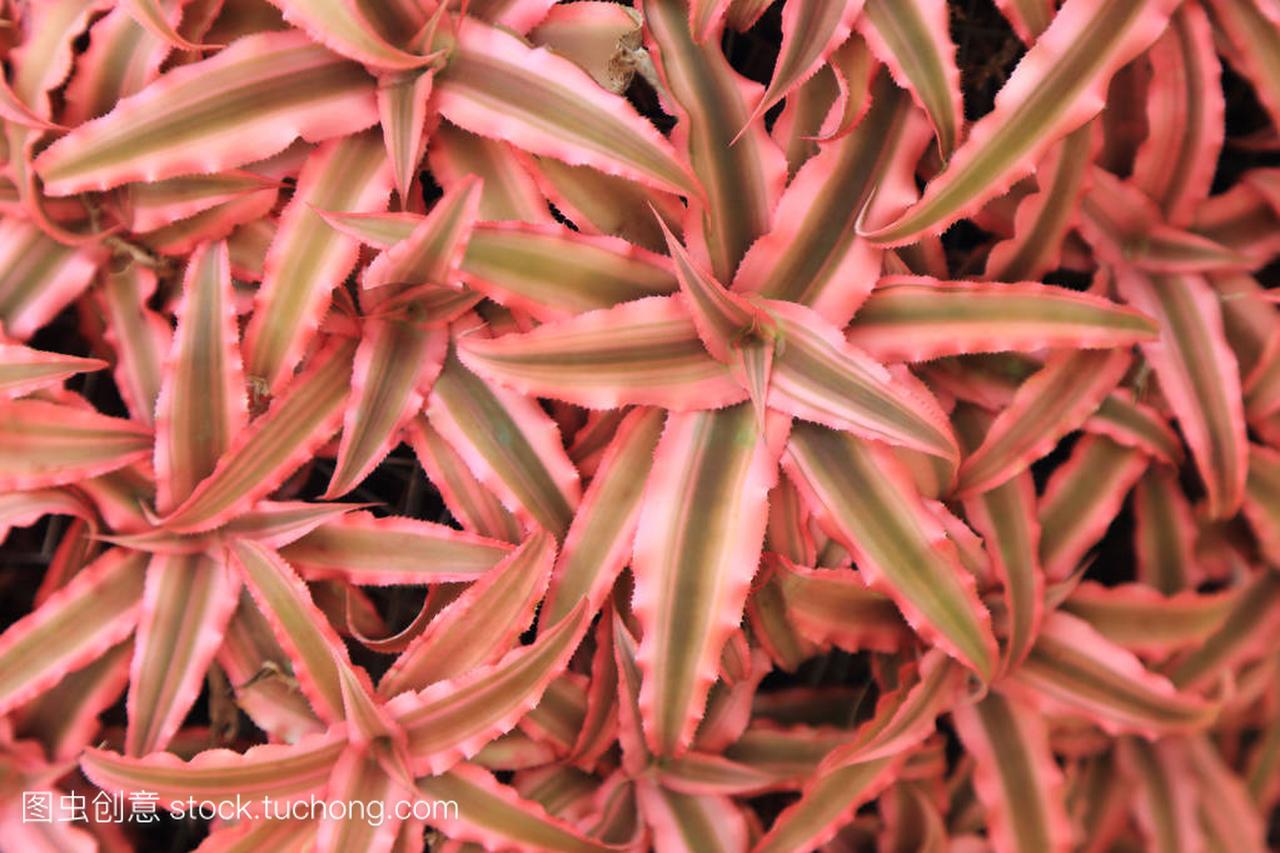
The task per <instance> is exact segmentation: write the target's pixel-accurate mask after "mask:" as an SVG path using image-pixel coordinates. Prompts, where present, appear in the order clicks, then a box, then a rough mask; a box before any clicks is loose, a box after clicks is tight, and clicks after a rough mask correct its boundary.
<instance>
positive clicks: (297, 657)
mask: <svg viewBox="0 0 1280 853" xmlns="http://www.w3.org/2000/svg"><path fill="white" fill-rule="evenodd" d="M230 551H231V555H232V564H233V565H234V566H236V567H237V569H238V570H239V571H240V573H241V576H242V577H243V578H244V581H245V586H246V587H247V588H248V589H249V590H250V591H251V592H252V593H253V597H254V601H256V602H257V604H258V608H259V609H260V610H261V611H262V613H263V615H265V616H266V617H267V621H268V622H269V623H270V624H271V630H272V633H273V634H275V637H276V640H277V641H278V642H279V643H280V645H281V647H283V648H284V650H285V652H286V653H287V654H288V655H289V660H290V662H291V663H292V664H293V674H294V675H295V676H296V677H297V679H298V684H299V686H300V687H301V688H302V692H303V695H305V696H306V697H307V701H308V702H309V703H310V704H311V708H312V710H313V711H315V713H316V715H317V716H319V717H320V718H321V719H322V720H325V721H326V722H329V723H333V722H337V721H338V720H342V719H343V718H344V717H346V716H347V713H346V708H347V707H348V705H347V702H346V700H345V698H344V687H343V685H342V680H343V676H344V674H345V675H348V676H350V673H351V670H352V665H351V663H350V661H349V660H348V658H347V651H346V647H345V646H344V645H343V644H342V641H341V640H339V639H338V635H337V634H336V633H335V632H334V631H333V629H332V628H330V627H329V622H328V620H326V619H325V618H324V616H323V614H321V612H320V610H319V608H317V607H316V605H315V604H314V603H313V602H312V600H311V594H310V592H309V591H308V590H307V586H306V584H304V583H303V582H302V579H301V578H299V577H298V575H297V574H296V573H295V572H294V571H293V568H292V567H291V566H290V565H289V564H288V563H286V562H285V561H284V560H283V559H281V557H280V555H279V554H277V553H276V552H275V551H273V550H271V549H270V548H267V547H266V546H264V545H261V544H259V543H257V542H252V541H249V540H243V539H241V540H237V541H234V542H232V543H231V546H230ZM343 670H347V672H346V673H344V672H343ZM359 673H360V674H361V675H363V670H360V671H359ZM361 680H362V681H363V682H364V684H365V685H366V687H365V690H366V691H367V690H368V687H367V684H368V676H364V677H363V678H362V679H361Z"/></svg>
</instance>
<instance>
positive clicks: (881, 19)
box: [858, 0, 964, 161]
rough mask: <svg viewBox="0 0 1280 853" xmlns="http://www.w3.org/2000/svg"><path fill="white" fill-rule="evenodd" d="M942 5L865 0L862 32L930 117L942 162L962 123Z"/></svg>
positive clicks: (937, 0)
mask: <svg viewBox="0 0 1280 853" xmlns="http://www.w3.org/2000/svg"><path fill="white" fill-rule="evenodd" d="M950 29H951V28H950V20H949V15H948V14H947V4H946V2H943V0H867V6H866V11H865V12H864V13H863V16H862V18H861V19H860V22H859V27H858V30H859V32H861V33H862V35H863V36H864V37H865V38H866V40H867V44H868V45H869V46H870V48H871V50H872V52H873V53H874V54H875V55H876V56H877V57H878V58H879V59H880V61H881V62H883V63H884V64H885V66H886V67H888V69H889V70H890V71H891V72H892V73H893V79H894V80H896V81H897V82H898V84H899V85H900V86H902V87H903V88H905V89H907V90H908V91H910V92H911V95H912V97H913V98H914V99H915V101H916V103H917V104H919V105H920V107H921V109H923V110H924V111H925V112H926V113H927V114H928V116H929V121H930V122H931V123H932V124H933V129H934V133H935V134H936V135H937V137H938V150H939V152H940V153H941V154H942V158H943V160H944V161H945V160H947V159H948V158H950V156H951V153H952V152H953V151H954V150H955V147H956V145H957V144H959V142H960V127H961V124H962V122H963V120H964V116H963V112H964V110H963V107H964V104H963V101H962V97H961V93H960V71H959V69H958V68H956V47H955V45H954V44H953V43H952V42H951V38H950Z"/></svg>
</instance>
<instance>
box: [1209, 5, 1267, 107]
mask: <svg viewBox="0 0 1280 853" xmlns="http://www.w3.org/2000/svg"><path fill="white" fill-rule="evenodd" d="M1208 5H1209V8H1210V9H1211V10H1212V11H1213V20H1214V23H1215V24H1217V26H1218V29H1219V30H1220V32H1221V33H1222V34H1223V35H1225V36H1226V41H1227V43H1228V44H1229V45H1230V46H1231V48H1232V50H1231V51H1230V52H1226V51H1224V53H1225V54H1226V56H1227V58H1228V59H1229V60H1230V61H1231V63H1232V64H1233V65H1234V66H1235V67H1236V69H1237V70H1238V71H1240V72H1241V73H1242V74H1243V75H1244V76H1245V77H1246V78H1248V80H1249V82H1251V83H1252V84H1253V86H1254V92H1255V93H1256V95H1257V98H1258V101H1259V102H1260V103H1261V104H1262V106H1263V107H1264V108H1265V109H1266V111H1267V113H1268V114H1269V115H1270V116H1271V121H1272V124H1273V126H1274V125H1276V124H1280V59H1277V57H1280V32H1277V31H1276V13H1275V10H1274V9H1273V8H1272V7H1271V6H1270V4H1268V3H1267V2H1266V0H1209V4H1208Z"/></svg>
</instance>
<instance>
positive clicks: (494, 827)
mask: <svg viewBox="0 0 1280 853" xmlns="http://www.w3.org/2000/svg"><path fill="white" fill-rule="evenodd" d="M417 785H418V791H419V792H420V793H421V794H422V795H423V796H424V797H428V798H430V799H431V800H436V801H443V802H447V803H451V804H455V806H456V807H455V808H453V809H449V808H446V809H444V810H443V811H442V813H441V815H440V816H439V817H435V816H434V815H433V822H435V823H437V824H438V825H439V826H440V827H441V828H442V829H443V830H444V831H445V832H446V833H448V835H449V837H450V838H452V839H456V840H458V841H467V842H474V843H476V844H480V845H483V846H484V847H485V848H486V849H498V848H506V847H513V848H516V849H524V850H561V851H565V853H608V851H612V850H616V849H617V848H615V847H613V846H610V845H607V844H603V843H601V842H599V841H594V840H592V839H590V838H587V837H586V836H584V835H583V834H582V833H581V832H580V831H579V830H578V829H575V828H574V827H573V825H572V824H570V823H568V822H566V821H564V820H561V819H559V818H556V817H553V816H552V815H550V814H548V813H547V811H546V809H544V808H543V807H542V806H541V805H539V804H538V803H536V802H533V801H531V800H527V799H523V798H521V797H520V795H519V794H518V793H517V792H516V791H515V790H514V789H512V788H510V787H508V786H506V785H503V784H501V783H499V782H498V781H497V780H496V779H494V778H493V776H492V775H490V774H489V773H488V771H486V770H482V769H481V768H479V767H476V766H475V765H471V764H459V765H457V766H456V767H454V768H453V769H451V770H450V771H449V772H447V773H443V774H439V775H436V776H427V777H424V778H421V779H418V782H417Z"/></svg>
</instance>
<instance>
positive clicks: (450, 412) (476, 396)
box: [427, 355, 582, 539]
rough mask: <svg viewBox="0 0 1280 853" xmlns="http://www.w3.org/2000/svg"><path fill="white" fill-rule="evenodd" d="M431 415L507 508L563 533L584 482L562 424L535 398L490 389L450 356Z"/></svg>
mask: <svg viewBox="0 0 1280 853" xmlns="http://www.w3.org/2000/svg"><path fill="white" fill-rule="evenodd" d="M427 415H428V417H429V418H430V419H431V422H432V425H433V426H435V427H436V428H437V429H438V430H440V432H441V434H442V435H444V437H445V439H446V440H447V441H448V442H449V443H450V444H451V445H453V447H454V449H455V450H457V451H458V453H459V454H460V455H462V457H463V458H464V459H465V460H466V462H467V466H468V467H469V468H470V469H471V471H472V473H474V474H475V475H476V477H477V478H478V479H479V480H480V481H481V482H482V483H484V484H485V485H486V486H488V487H489V488H491V489H493V490H494V492H495V493H496V494H497V495H498V497H499V498H501V499H502V502H503V504H504V505H505V506H506V507H507V508H508V509H510V510H511V511H512V512H514V513H516V515H517V517H519V518H520V519H521V520H522V521H524V522H526V523H537V524H538V525H541V526H542V528H543V529H545V530H546V531H548V532H549V533H551V534H552V535H554V536H555V537H556V538H557V539H562V538H563V537H564V534H565V532H566V531H567V530H568V528H569V522H570V521H571V520H572V518H573V513H574V510H576V509H577V506H578V502H579V499H580V497H581V493H582V492H581V486H580V484H579V478H578V472H577V470H576V469H575V468H574V467H573V463H572V462H570V461H569V459H568V457H567V456H566V455H565V452H564V445H563V444H562V442H561V440H560V433H559V430H558V429H557V427H556V425H555V422H554V421H552V420H551V419H550V418H549V417H547V415H546V413H545V412H543V411H542V409H541V408H539V407H538V405H537V403H536V402H535V401H533V400H531V399H528V398H526V397H522V396H520V395H518V394H515V393H512V392H511V391H507V390H505V389H502V388H493V387H490V386H489V385H487V384H486V383H484V382H483V381H481V379H480V378H479V377H478V376H476V375H475V374H474V373H472V372H471V371H470V370H468V369H467V368H465V367H463V366H462V363H461V362H459V361H458V360H457V359H456V358H455V357H453V356H452V355H451V356H450V357H449V359H448V360H447V361H446V362H445V366H444V370H443V371H442V372H441V374H440V378H439V379H437V380H436V384H435V388H434V389H432V392H431V397H430V399H429V400H428V401H427Z"/></svg>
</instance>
